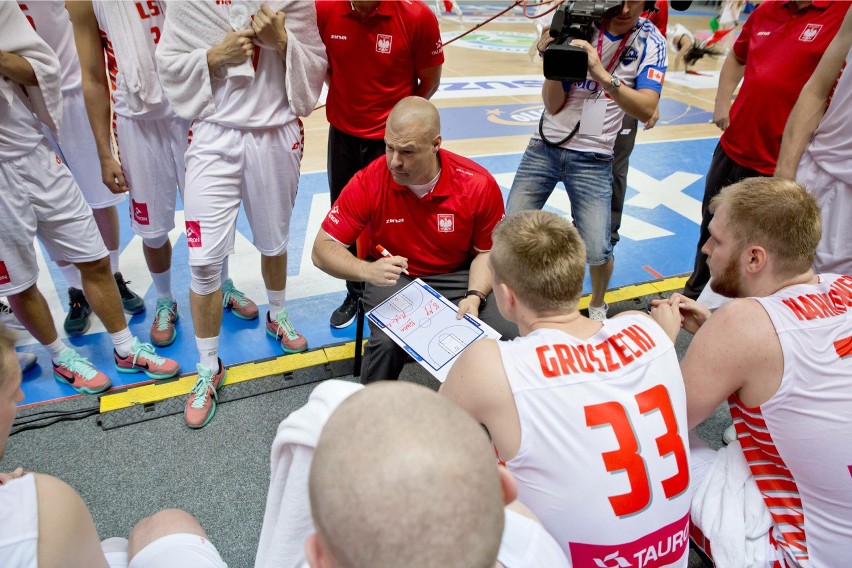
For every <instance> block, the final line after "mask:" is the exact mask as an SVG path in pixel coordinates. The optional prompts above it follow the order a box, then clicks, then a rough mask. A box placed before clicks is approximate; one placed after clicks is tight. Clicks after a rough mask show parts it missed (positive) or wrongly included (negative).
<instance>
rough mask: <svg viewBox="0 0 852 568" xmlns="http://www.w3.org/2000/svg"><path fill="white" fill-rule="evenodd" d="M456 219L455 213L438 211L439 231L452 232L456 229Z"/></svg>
mask: <svg viewBox="0 0 852 568" xmlns="http://www.w3.org/2000/svg"><path fill="white" fill-rule="evenodd" d="M454 220H455V215H453V214H452V213H438V232H439V233H452V232H453V231H454V230H455V227H454V224H455V223H454Z"/></svg>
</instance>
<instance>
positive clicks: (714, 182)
mask: <svg viewBox="0 0 852 568" xmlns="http://www.w3.org/2000/svg"><path fill="white" fill-rule="evenodd" d="M750 177H766V175H765V174H762V173H760V172H758V171H755V170H753V169H751V168H747V167H745V166H741V165H739V164H738V163H737V162H735V161H733V160H732V159H731V158H730V157H728V155H727V154H726V153H725V151H724V150H723V149H722V145H721V144H717V145H716V151H715V152H713V161H712V162H710V169H709V170H707V178H706V179H705V183H704V199H703V200H702V202H701V234H700V235H699V236H698V246H697V247H696V250H695V266H694V268H693V269H692V275H691V276H690V277H689V280H687V281H686V286H684V289H683V295H684V296H687V297H689V298H692V299H693V300H696V299H698V296H699V295H700V294H701V291H702V290H704V286H706V285H707V281H708V280H710V269H709V268H708V267H707V255H706V254H704V253H703V252H701V248H702V247H703V246H704V243H706V242H707V239H709V238H710V230H709V229H708V227H709V226H710V221H712V220H713V215H711V214H710V200H712V199H713V198H714V197H716V196H717V195H719V192H720V191H722V188H724V187H727V186H729V185H731V184H734V183H737V182H738V181H740V180H743V179H746V178H750Z"/></svg>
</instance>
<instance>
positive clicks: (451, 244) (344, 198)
mask: <svg viewBox="0 0 852 568" xmlns="http://www.w3.org/2000/svg"><path fill="white" fill-rule="evenodd" d="M438 156H439V157H440V159H441V177H440V178H439V179H438V184H437V185H436V186H435V189H433V190H432V192H431V193H429V194H427V195H426V196H424V197H423V198H422V199H419V198H418V197H417V196H416V195H414V193H412V192H411V190H410V189H408V188H407V187H405V186H402V185H399V184H397V183H396V182H395V181H394V180H393V177H392V176H391V173H390V171H389V170H388V167H387V162H386V161H385V158H384V157H381V158H377V159H376V160H375V161H374V162H372V163H371V164H370V165H369V166H367V167H366V168H364V169H363V170H361V171H360V172H358V173H357V174H355V176H354V177H353V178H352V180H351V181H350V182H349V183H348V184H347V185H346V187H344V188H343V192H342V193H341V194H340V197H339V198H338V199H337V201H335V202H334V205H333V206H332V208H331V211H329V213H328V215H326V218H325V220H324V221H323V223H322V228H323V229H324V230H325V232H326V233H328V234H329V235H331V237H332V238H334V239H335V240H337V241H338V242H340V243H342V244H344V245H347V246H348V245H351V244H352V243H354V242H355V239H357V238H358V236H359V235H360V234H361V232H362V231H364V230H366V234H367V235H368V237H369V241H370V242H369V247H370V248H369V250H370V251H374V250H375V246H376V245H382V246H383V247H385V248H386V249H387V250H388V251H389V252H390V253H392V254H394V255H396V256H404V257H405V258H407V259H408V271H409V272H410V273H411V275H412V276H432V275H435V274H447V273H450V272H455V271H456V270H459V269H460V268H461V267H462V266H463V265H464V264H465V263H466V262H468V261H469V260H470V259H471V258H473V257H474V256H475V251H480V252H484V251H489V250H491V232H492V231H493V230H494V226H495V225H496V224H497V223H498V222H499V221H500V219H502V218H503V216H504V209H503V194H502V193H500V187H499V186H498V185H497V182H496V181H494V178H493V177H492V176H491V174H490V173H488V171H486V170H485V168H483V167H482V166H480V165H479V164H477V163H475V162H473V161H471V160H468V159H467V158H463V157H462V156H459V155H458V154H453V153H452V152H448V151H446V150H440V151H439V152H438ZM373 254H374V256H377V253H373Z"/></svg>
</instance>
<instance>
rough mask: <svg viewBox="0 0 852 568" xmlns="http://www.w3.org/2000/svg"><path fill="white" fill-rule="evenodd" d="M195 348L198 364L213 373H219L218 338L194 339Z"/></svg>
mask: <svg viewBox="0 0 852 568" xmlns="http://www.w3.org/2000/svg"><path fill="white" fill-rule="evenodd" d="M195 346H196V347H198V357H199V359H200V361H199V363H201V364H202V365H204V366H205V367H207V368H208V369H210V370H211V371H213V373H214V374H215V373H218V372H219V336H218V335H217V336H215V337H198V336H196V337H195Z"/></svg>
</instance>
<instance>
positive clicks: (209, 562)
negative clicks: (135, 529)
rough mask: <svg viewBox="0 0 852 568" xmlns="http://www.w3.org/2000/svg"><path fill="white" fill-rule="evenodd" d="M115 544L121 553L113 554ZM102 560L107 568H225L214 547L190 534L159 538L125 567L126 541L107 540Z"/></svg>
mask: <svg viewBox="0 0 852 568" xmlns="http://www.w3.org/2000/svg"><path fill="white" fill-rule="evenodd" d="M119 540H123V541H124V550H117V548H119V547H118V542H117V541H119ZM105 543H109V547H104V556H105V557H106V560H107V564H109V566H110V568H172V567H175V566H180V567H181V568H228V565H227V564H225V561H224V560H222V557H221V556H219V552H218V551H217V550H216V547H215V546H213V544H212V543H211V542H210V541H209V540H206V539H203V538H201V537H200V536H198V535H194V534H186V533H183V534H171V535H168V536H164V537H163V538H159V539H157V540H155V541H154V542H152V543H151V544H149V545H148V546H146V547H145V548H143V549H142V550H140V551H139V552H138V553H136V556H134V557H133V559H132V560H131V561H130V563H129V564H128V562H127V541H126V539H115V538H111V539H107V540H106V541H104V543H102V544H105Z"/></svg>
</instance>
